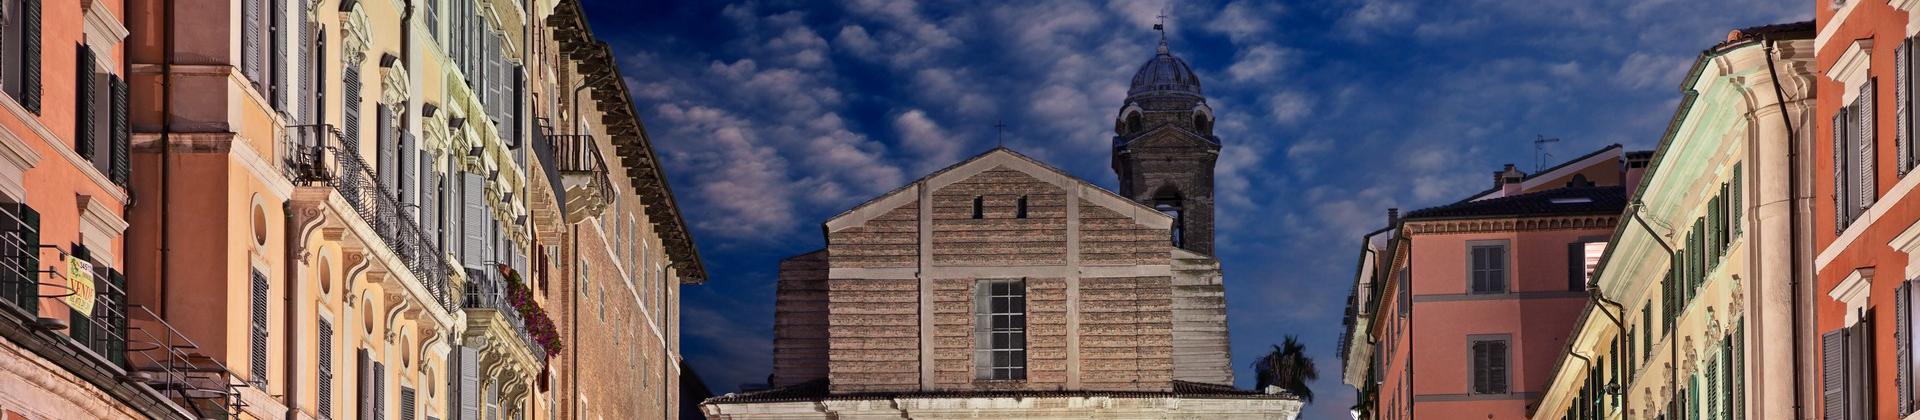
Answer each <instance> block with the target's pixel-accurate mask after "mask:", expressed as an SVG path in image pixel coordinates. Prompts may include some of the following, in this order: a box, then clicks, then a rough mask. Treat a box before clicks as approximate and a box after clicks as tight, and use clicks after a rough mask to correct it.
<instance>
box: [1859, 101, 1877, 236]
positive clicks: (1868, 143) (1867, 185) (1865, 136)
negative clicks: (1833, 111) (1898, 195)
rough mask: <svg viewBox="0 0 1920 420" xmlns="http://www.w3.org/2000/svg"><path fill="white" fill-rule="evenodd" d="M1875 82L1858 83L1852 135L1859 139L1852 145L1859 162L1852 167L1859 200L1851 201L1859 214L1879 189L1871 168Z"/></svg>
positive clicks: (1872, 161)
mask: <svg viewBox="0 0 1920 420" xmlns="http://www.w3.org/2000/svg"><path fill="white" fill-rule="evenodd" d="M1875 84H1876V83H1875V79H1867V83H1865V84H1862V85H1860V98H1859V101H1860V102H1859V105H1858V108H1859V110H1860V115H1858V116H1856V117H1857V118H1856V119H1855V121H1858V123H1859V126H1858V127H1860V128H1859V129H1858V130H1855V132H1854V137H1856V138H1858V139H1859V142H1858V143H1855V144H1854V147H1855V148H1857V149H1859V153H1860V157H1859V162H1858V164H1857V165H1856V166H1855V167H1854V176H1855V177H1856V178H1855V180H1856V181H1855V182H1856V183H1857V184H1856V187H1857V188H1859V189H1858V190H1856V191H1855V196H1856V197H1858V200H1859V201H1857V202H1854V203H1853V205H1854V207H1855V209H1854V211H1855V213H1854V214H1856V215H1857V214H1859V213H1858V211H1859V210H1864V209H1866V208H1867V207H1869V206H1872V205H1873V200H1874V198H1875V195H1877V194H1879V190H1878V189H1876V187H1875V186H1874V169H1873V167H1874V163H1875V162H1874V150H1873V147H1874V141H1875V137H1876V136H1875V134H1877V133H1875V130H1874V128H1875V127H1874V120H1875V119H1876V118H1875V117H1876V116H1877V115H1876V114H1875V113H1874V111H1873V110H1874V102H1875V101H1874V92H1875V89H1874V85H1875Z"/></svg>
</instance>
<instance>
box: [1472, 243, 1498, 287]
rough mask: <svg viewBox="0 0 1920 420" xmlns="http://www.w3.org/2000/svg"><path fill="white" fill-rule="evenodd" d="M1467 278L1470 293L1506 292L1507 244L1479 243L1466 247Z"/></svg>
mask: <svg viewBox="0 0 1920 420" xmlns="http://www.w3.org/2000/svg"><path fill="white" fill-rule="evenodd" d="M1467 258H1468V259H1469V264H1468V267H1470V269H1469V271H1471V273H1470V275H1469V276H1468V278H1469V279H1471V280H1472V283H1473V284H1472V290H1470V292H1472V293H1506V292H1507V244H1506V242H1504V241H1499V242H1479V243H1469V244H1468V245H1467Z"/></svg>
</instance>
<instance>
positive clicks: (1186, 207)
mask: <svg viewBox="0 0 1920 420" xmlns="http://www.w3.org/2000/svg"><path fill="white" fill-rule="evenodd" d="M1161 28H1162V26H1161V25H1154V29H1161ZM1213 125H1214V124H1213V109H1212V108H1210V107H1208V106H1207V99H1206V97H1204V96H1201V93H1200V78H1199V77H1198V76H1196V75H1195V74H1194V73H1193V68H1191V67H1188V66H1187V62H1186V61H1183V60H1181V59H1180V58H1179V57H1175V56H1174V55H1173V53H1172V52H1170V51H1169V50H1168V49H1167V37H1166V33H1165V32H1164V31H1163V32H1161V35H1160V46H1159V48H1158V49H1157V50H1156V51H1155V52H1154V55H1153V58H1150V59H1148V60H1147V62H1146V64H1143V65H1141V66H1140V71H1138V72H1136V73H1134V75H1133V84H1132V86H1131V87H1130V88H1128V89H1127V99H1126V103H1125V104H1122V105H1121V107H1120V113H1119V115H1118V116H1117V117H1116V118H1115V119H1114V123H1113V134H1114V136H1113V172H1114V173H1115V174H1117V175H1119V176H1120V195H1124V196H1126V197H1127V198H1131V199H1133V200H1134V201H1137V202H1139V203H1141V204H1145V205H1147V206H1149V207H1153V208H1155V209H1158V210H1160V211H1161V212H1162V213H1166V214H1167V215H1168V216H1172V217H1173V220H1174V226H1173V232H1172V238H1169V240H1171V241H1172V242H1173V245H1174V246H1176V247H1180V248H1182V249H1186V250H1189V251H1193V252H1197V253H1200V254H1203V255H1208V256H1211V255H1213V166H1214V161H1215V160H1217V158H1218V157H1219V156H1220V139H1219V138H1217V137H1214V136H1213Z"/></svg>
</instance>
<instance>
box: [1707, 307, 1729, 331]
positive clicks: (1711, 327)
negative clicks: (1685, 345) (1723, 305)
mask: <svg viewBox="0 0 1920 420" xmlns="http://www.w3.org/2000/svg"><path fill="white" fill-rule="evenodd" d="M1722 331H1725V330H1724V329H1722V328H1721V326H1720V314H1718V313H1716V312H1714V310H1713V307H1712V306H1708V307H1707V337H1719V336H1720V335H1721V334H1720V333H1721V332H1722Z"/></svg>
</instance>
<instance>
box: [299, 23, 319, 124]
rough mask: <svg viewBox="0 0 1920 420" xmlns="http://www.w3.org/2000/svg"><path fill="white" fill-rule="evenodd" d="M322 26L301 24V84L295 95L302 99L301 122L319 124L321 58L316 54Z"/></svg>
mask: <svg viewBox="0 0 1920 420" xmlns="http://www.w3.org/2000/svg"><path fill="white" fill-rule="evenodd" d="M319 36H320V27H319V26H318V24H316V23H307V24H304V25H300V59H299V60H295V62H298V63H300V64H299V65H300V85H299V86H296V87H295V88H294V92H295V93H294V94H293V97H295V98H298V99H300V123H301V124H318V123H319V122H320V121H319V119H320V118H319V117H320V115H319V114H318V111H319V110H318V109H317V108H319V107H320V102H319V101H318V99H317V98H316V97H314V96H317V95H315V94H317V93H319V92H320V65H319V64H320V63H321V58H320V57H319V56H318V55H316V54H315V51H316V50H315V48H314V47H315V45H316V44H317V43H318V42H320V41H319Z"/></svg>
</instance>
